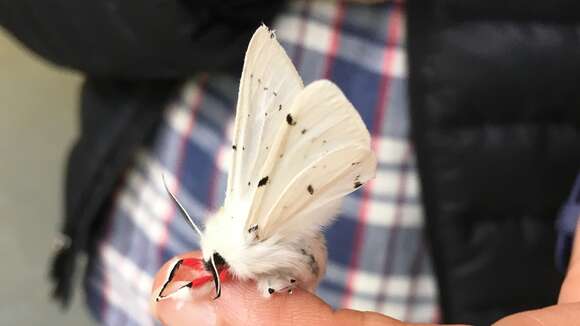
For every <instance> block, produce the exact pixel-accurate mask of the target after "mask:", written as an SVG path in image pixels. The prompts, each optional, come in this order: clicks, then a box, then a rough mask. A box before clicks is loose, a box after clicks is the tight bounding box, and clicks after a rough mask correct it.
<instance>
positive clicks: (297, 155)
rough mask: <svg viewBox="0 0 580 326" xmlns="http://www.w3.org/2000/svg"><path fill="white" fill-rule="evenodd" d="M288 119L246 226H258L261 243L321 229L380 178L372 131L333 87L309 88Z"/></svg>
mask: <svg viewBox="0 0 580 326" xmlns="http://www.w3.org/2000/svg"><path fill="white" fill-rule="evenodd" d="M285 120H286V121H285V124H284V125H283V126H282V130H281V132H280V133H279V135H278V138H277V139H276V141H275V144H274V147H273V149H274V150H273V151H271V152H270V153H269V156H268V160H267V162H266V163H265V164H264V167H263V170H262V173H261V176H262V180H264V178H265V177H267V182H266V183H265V184H263V185H262V186H260V187H258V188H257V191H256V194H255V197H254V201H253V202H252V207H251V210H250V215H249V217H248V219H247V221H246V223H247V224H246V227H248V228H249V227H251V226H254V225H258V227H259V236H260V238H268V237H270V236H273V235H277V236H283V237H284V236H290V237H292V236H293V235H296V232H307V231H317V230H319V228H320V227H321V226H323V225H326V224H328V223H329V222H330V219H331V218H332V217H333V216H334V213H335V212H334V211H333V212H325V211H324V210H325V208H327V207H328V208H330V207H335V206H336V202H337V200H340V199H341V198H342V197H344V196H345V195H347V194H348V193H350V192H352V191H354V190H355V189H357V188H358V187H360V186H361V185H363V184H364V183H365V182H367V181H368V180H370V179H372V178H373V177H374V175H375V170H376V158H375V156H374V153H373V152H372V151H371V143H370V135H369V132H368V130H367V128H366V126H365V124H364V122H363V121H362V119H361V117H360V115H359V114H358V112H357V111H356V109H355V108H354V107H353V106H352V104H351V103H350V102H349V101H348V99H347V98H346V97H345V96H344V94H343V93H342V92H341V91H340V89H339V88H338V87H337V86H336V85H334V84H333V83H332V82H330V81H326V80H320V81H316V82H314V83H312V84H310V85H308V86H307V87H306V88H305V89H304V90H303V91H302V92H301V93H300V94H298V96H297V97H296V100H295V102H294V103H293V105H292V108H291V110H290V112H288V114H287V116H286V119H285ZM333 210H334V209H333Z"/></svg>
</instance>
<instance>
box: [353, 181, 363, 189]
mask: <svg viewBox="0 0 580 326" xmlns="http://www.w3.org/2000/svg"><path fill="white" fill-rule="evenodd" d="M362 185H363V184H362V183H361V182H360V181H357V182H355V183H354V189H357V188H360V186H362Z"/></svg>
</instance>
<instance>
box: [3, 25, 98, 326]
mask: <svg viewBox="0 0 580 326" xmlns="http://www.w3.org/2000/svg"><path fill="white" fill-rule="evenodd" d="M80 84H81V77H80V76H79V75H78V74H76V73H74V72H71V71H68V70H63V69H60V68H57V67H55V66H53V65H50V64H48V63H47V62H46V61H43V60H41V59H40V58H39V57H38V56H35V55H33V54H31V53H30V52H28V51H27V50H26V49H24V48H23V47H21V46H20V45H19V44H18V43H17V42H15V41H14V40H13V39H12V38H11V37H10V36H9V35H8V34H7V33H6V32H5V31H3V30H0V117H1V118H0V152H1V153H2V154H1V157H2V159H0V214H1V215H2V217H1V219H0V221H1V222H0V252H1V253H0V257H2V259H3V263H2V270H1V271H0V277H1V278H2V282H1V283H2V296H1V297H0V325H94V322H92V320H90V319H89V316H88V313H87V312H86V310H85V308H84V306H83V305H82V302H81V301H82V295H79V294H80V293H76V295H75V300H74V303H73V305H72V306H71V309H70V312H68V313H63V312H62V311H61V310H60V308H59V307H58V306H57V305H56V304H55V303H54V302H51V301H50V283H49V282H48V279H47V271H48V269H47V266H48V264H49V260H50V258H51V256H52V244H53V238H54V235H55V233H56V231H57V228H58V227H59V225H60V223H61V219H62V201H63V197H62V191H63V188H62V184H63V180H64V175H63V173H64V171H65V162H66V157H67V155H68V152H69V150H70V146H71V145H72V142H73V140H74V137H75V136H76V134H77V132H78V130H77V128H78V124H77V119H78V103H77V102H78V97H79V87H80Z"/></svg>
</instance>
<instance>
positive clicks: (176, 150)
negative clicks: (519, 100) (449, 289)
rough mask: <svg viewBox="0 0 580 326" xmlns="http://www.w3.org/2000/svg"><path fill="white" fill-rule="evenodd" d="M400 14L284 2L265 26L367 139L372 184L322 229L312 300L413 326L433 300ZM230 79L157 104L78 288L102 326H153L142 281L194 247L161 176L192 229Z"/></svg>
mask: <svg viewBox="0 0 580 326" xmlns="http://www.w3.org/2000/svg"><path fill="white" fill-rule="evenodd" d="M404 20H405V15H404V5H403V4H402V3H400V2H388V3H385V4H380V5H373V6H368V5H356V4H345V3H342V2H336V3H335V2H330V1H320V2H308V1H307V2H293V3H292V4H291V5H290V7H289V8H287V9H286V10H285V11H284V13H282V14H281V15H280V17H278V19H277V22H276V23H275V25H274V26H273V27H274V28H275V29H276V31H277V36H278V38H279V40H280V41H281V43H282V44H283V46H284V48H285V49H286V50H287V52H288V54H289V56H290V57H291V58H292V60H293V62H294V64H295V65H296V67H297V69H298V71H299V72H300V75H301V76H302V77H303V79H304V81H305V83H309V82H311V81H313V80H316V79H321V78H327V79H331V80H333V81H334V82H335V83H336V84H338V85H339V86H340V88H341V89H342V90H343V91H344V93H345V94H346V96H347V97H348V98H349V99H350V100H351V101H352V103H353V104H354V106H355V107H356V108H357V109H358V110H359V111H360V114H361V116H362V117H363V120H364V121H365V123H366V124H367V126H368V128H369V130H370V131H371V134H372V146H373V149H374V150H375V151H376V154H377V156H378V161H379V166H378V172H377V177H376V179H375V180H374V181H372V182H370V183H369V184H368V185H367V186H365V187H363V188H362V189H360V190H359V191H357V192H355V193H353V194H351V195H350V196H349V197H348V198H347V199H346V200H345V201H344V204H343V208H342V212H341V215H340V217H339V218H338V220H337V222H336V223H335V224H334V225H333V226H332V227H331V228H329V229H328V230H327V231H326V237H327V240H328V247H329V262H328V270H327V273H326V277H325V278H324V280H323V282H322V283H321V284H320V287H319V289H318V294H319V295H320V296H321V297H322V298H323V299H324V300H326V301H327V302H328V303H330V304H331V305H332V306H334V307H348V308H354V309H362V310H374V311H377V312H381V313H384V314H387V315H390V316H392V317H395V318H399V319H403V320H407V321H413V322H432V321H436V320H437V315H438V309H437V293H436V292H437V291H436V286H435V282H434V277H433V271H432V266H431V259H430V256H429V254H428V251H427V250H426V244H425V240H424V236H423V213H422V208H421V202H420V189H419V183H418V176H417V170H416V167H415V159H414V154H413V149H412V146H411V144H410V143H409V138H408V137H409V135H408V133H409V120H408V113H407V111H408V102H407V101H408V100H407V78H406V74H407V73H406V64H405V58H406V51H405V21H404ZM237 88H238V77H233V76H216V75H211V76H198V77H196V78H195V79H194V80H193V81H192V82H191V83H190V84H188V85H187V87H185V88H184V92H183V95H182V96H181V97H180V98H179V99H176V101H175V102H174V103H172V104H170V105H168V107H167V109H166V111H165V115H164V119H163V121H162V123H161V127H160V129H159V131H158V132H157V135H156V137H155V140H154V142H153V143H152V145H151V146H149V147H147V148H144V149H143V150H142V152H141V153H140V154H139V155H138V157H137V158H136V160H135V163H134V166H133V167H132V168H131V170H130V171H129V172H128V173H127V175H126V177H125V180H124V182H123V184H122V186H121V188H120V190H119V191H118V193H117V194H116V195H115V200H114V205H113V210H112V212H111V215H110V220H109V221H108V224H107V231H106V232H105V234H104V235H103V237H102V239H101V240H100V244H99V246H98V250H97V253H96V255H94V256H93V257H91V261H90V263H89V266H88V272H87V276H86V279H85V286H86V290H87V299H88V303H89V306H90V309H91V311H92V312H93V314H94V316H96V318H97V319H98V320H99V321H101V322H102V323H103V324H106V325H152V324H155V321H153V319H152V318H151V316H150V314H149V312H148V311H149V310H148V309H149V301H148V300H149V299H148V298H149V292H150V290H151V282H152V277H153V275H154V274H155V272H156V271H157V270H158V268H159V267H160V266H161V265H162V264H163V263H164V262H165V261H167V260H168V259H170V258H171V257H172V256H174V255H176V254H179V253H183V252H186V251H190V250H193V249H196V248H197V244H196V242H195V236H194V234H193V233H192V231H191V229H190V228H189V227H188V226H187V225H186V223H185V222H184V220H183V219H182V218H181V217H179V216H178V214H179V212H178V211H176V209H175V207H174V206H173V204H172V202H171V200H170V199H169V197H168V196H167V194H166V193H165V191H164V189H163V185H162V182H161V175H162V174H165V176H166V177H167V181H168V184H169V187H170V188H171V189H172V190H173V191H174V192H175V193H176V194H177V195H178V196H179V198H180V199H181V201H183V203H184V206H186V208H187V210H188V211H189V212H191V213H192V215H194V216H196V217H197V218H198V219H200V220H203V219H204V218H205V217H207V216H208V215H209V212H210V211H212V210H215V209H217V208H218V207H219V205H220V204H221V203H222V201H223V197H224V190H225V186H226V179H227V176H226V167H227V163H226V162H227V161H228V160H229V159H230V155H231V147H230V146H231V134H232V129H233V115H234V110H235V103H236V96H237Z"/></svg>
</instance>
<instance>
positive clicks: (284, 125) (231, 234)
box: [164, 25, 377, 298]
mask: <svg viewBox="0 0 580 326" xmlns="http://www.w3.org/2000/svg"><path fill="white" fill-rule="evenodd" d="M232 150H233V158H232V162H231V165H230V167H229V175H228V183H227V190H226V199H225V202H224V205H223V207H222V208H221V209H220V210H219V211H217V212H216V213H215V214H213V215H212V216H211V217H209V218H208V220H207V223H206V225H205V228H204V229H203V230H201V229H200V228H199V227H197V226H196V225H195V224H194V222H193V221H192V220H191V218H189V216H187V213H185V211H184V210H183V207H182V206H181V205H180V204H179V202H177V199H175V197H174V196H173V195H171V197H172V198H173V199H174V200H175V201H176V203H177V205H178V206H179V207H180V209H181V210H182V211H183V213H184V214H185V215H186V217H187V219H188V222H189V223H190V225H191V226H192V227H193V228H194V229H195V230H196V232H197V233H198V234H199V235H200V245H201V250H202V253H203V260H204V266H205V268H206V269H207V270H208V271H210V272H211V273H212V275H213V278H214V285H215V289H216V298H217V297H219V295H220V293H221V283H220V278H219V276H218V273H219V272H218V271H220V270H223V269H227V270H228V272H229V273H230V274H231V275H232V276H233V277H235V278H238V279H240V280H255V281H256V283H257V287H258V291H260V292H261V293H262V294H263V295H264V296H266V297H268V296H270V295H272V294H274V293H276V292H291V290H292V289H293V288H294V287H295V286H300V287H302V288H306V289H313V288H314V287H315V286H316V284H318V282H319V281H320V279H321V277H322V276H323V275H324V271H325V267H326V246H325V241H324V236H323V234H322V233H321V231H322V229H323V228H324V227H325V226H327V225H329V224H330V223H331V222H332V220H333V218H334V217H335V216H336V214H337V212H338V209H339V207H340V203H341V200H342V198H343V197H344V196H345V195H347V194H348V193H350V192H352V191H354V190H356V189H357V188H359V187H361V186H362V185H363V184H364V183H365V182H367V181H368V180H370V179H372V178H373V177H374V175H375V170H376V164H377V163H376V158H375V155H374V153H373V152H372V150H371V140H370V135H369V132H368V130H367V128H366V126H365V124H364V122H363V121H362V119H361V117H360V116H359V114H358V112H357V111H356V109H355V108H354V107H353V106H352V104H351V103H350V102H349V101H348V99H347V98H346V97H345V96H344V94H343V93H342V92H341V91H340V89H339V88H338V87H337V86H336V85H335V84H333V83H332V82H330V81H328V80H319V81H315V82H313V83H311V84H309V85H308V86H306V87H304V86H303V83H302V79H301V78H300V76H299V75H298V73H297V71H296V68H295V67H294V65H293V64H292V62H291V60H290V58H289V57H288V56H287V54H286V52H285V51H284V49H283V48H282V46H281V45H280V44H279V43H278V41H277V40H276V35H275V34H274V32H272V31H270V30H268V28H267V27H266V26H264V25H262V26H261V27H259V28H258V29H257V30H256V32H255V33H254V35H253V36H252V39H251V41H250V44H249V46H248V50H247V52H246V56H245V60H244V68H243V71H242V76H241V80H240V88H239V93H238V103H237V112H236V120H235V128H234V136H233V144H232ZM169 282H171V275H170V276H169V277H168V279H167V281H166V282H165V284H164V287H165V286H166V285H167V284H168V283H169Z"/></svg>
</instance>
